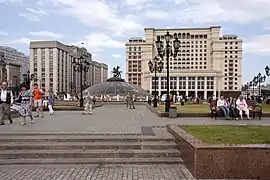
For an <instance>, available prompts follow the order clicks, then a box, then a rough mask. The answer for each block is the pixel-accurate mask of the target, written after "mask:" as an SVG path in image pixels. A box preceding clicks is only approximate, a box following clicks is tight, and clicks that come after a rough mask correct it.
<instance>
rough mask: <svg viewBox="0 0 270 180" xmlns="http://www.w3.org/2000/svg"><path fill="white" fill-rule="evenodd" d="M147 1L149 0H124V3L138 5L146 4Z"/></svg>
mask: <svg viewBox="0 0 270 180" xmlns="http://www.w3.org/2000/svg"><path fill="white" fill-rule="evenodd" d="M149 1H151V0H124V3H125V4H126V5H129V6H139V5H143V4H146V3H147V2H149Z"/></svg>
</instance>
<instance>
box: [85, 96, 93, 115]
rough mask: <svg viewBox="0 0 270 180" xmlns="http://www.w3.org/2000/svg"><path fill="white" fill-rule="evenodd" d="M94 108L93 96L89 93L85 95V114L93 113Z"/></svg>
mask: <svg viewBox="0 0 270 180" xmlns="http://www.w3.org/2000/svg"><path fill="white" fill-rule="evenodd" d="M92 108H93V97H92V96H91V95H90V94H89V93H87V94H86V95H85V107H84V112H83V114H84V115H90V114H92Z"/></svg>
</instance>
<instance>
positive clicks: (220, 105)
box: [217, 99, 227, 107]
mask: <svg viewBox="0 0 270 180" xmlns="http://www.w3.org/2000/svg"><path fill="white" fill-rule="evenodd" d="M217 106H218V107H223V106H227V102H226V100H225V99H222V100H221V99H219V100H218V101H217Z"/></svg>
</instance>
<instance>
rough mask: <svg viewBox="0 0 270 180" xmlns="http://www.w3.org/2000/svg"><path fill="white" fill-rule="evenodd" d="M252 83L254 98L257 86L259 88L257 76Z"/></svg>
mask: <svg viewBox="0 0 270 180" xmlns="http://www.w3.org/2000/svg"><path fill="white" fill-rule="evenodd" d="M252 83H253V89H252V91H253V96H255V86H257V77H256V76H255V77H254V78H253V80H252Z"/></svg>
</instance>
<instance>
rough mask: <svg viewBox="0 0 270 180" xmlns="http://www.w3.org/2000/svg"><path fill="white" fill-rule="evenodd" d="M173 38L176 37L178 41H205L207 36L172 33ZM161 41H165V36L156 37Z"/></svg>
mask: <svg viewBox="0 0 270 180" xmlns="http://www.w3.org/2000/svg"><path fill="white" fill-rule="evenodd" d="M174 36H177V37H178V38H179V39H207V35H205V34H198V35H197V34H196V35H193V34H190V33H174ZM157 38H160V39H161V40H163V39H165V36H157Z"/></svg>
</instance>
